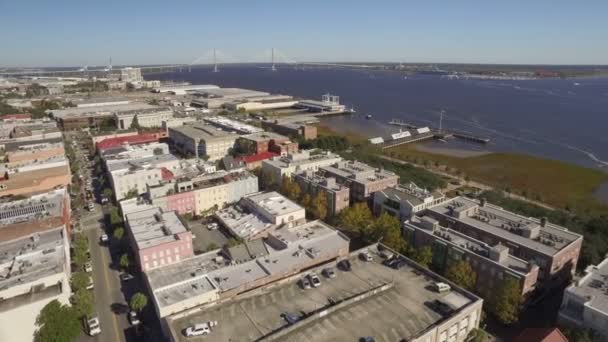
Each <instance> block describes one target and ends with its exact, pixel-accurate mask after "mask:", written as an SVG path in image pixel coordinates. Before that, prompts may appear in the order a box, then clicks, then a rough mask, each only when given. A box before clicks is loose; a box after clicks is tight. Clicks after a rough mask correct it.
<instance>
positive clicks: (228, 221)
mask: <svg viewBox="0 0 608 342" xmlns="http://www.w3.org/2000/svg"><path fill="white" fill-rule="evenodd" d="M215 215H216V216H217V218H219V219H220V220H221V221H222V224H223V225H224V226H226V228H228V229H229V230H230V231H231V232H232V234H234V235H236V236H238V237H241V238H243V239H247V238H249V237H250V236H252V235H255V234H258V233H260V232H263V231H264V230H266V229H269V228H271V227H272V226H273V224H272V223H271V222H269V221H267V220H265V219H264V218H263V217H260V216H258V215H256V214H255V213H250V212H248V211H245V210H243V208H242V207H240V206H229V207H226V208H224V209H222V210H220V211H218V212H216V213H215Z"/></svg>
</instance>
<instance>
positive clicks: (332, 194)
mask: <svg viewBox="0 0 608 342" xmlns="http://www.w3.org/2000/svg"><path fill="white" fill-rule="evenodd" d="M293 179H294V181H295V182H296V183H297V184H298V185H299V186H300V190H301V191H302V193H306V194H309V195H310V196H311V197H313V198H314V197H315V196H317V194H319V193H322V194H323V195H324V196H325V198H326V200H327V214H328V215H330V216H334V215H336V214H338V213H339V212H340V211H342V210H343V209H345V208H348V206H349V205H350V189H348V188H347V187H345V186H342V185H340V184H338V183H337V182H336V179H335V178H333V177H323V176H320V175H319V174H317V173H314V172H310V171H308V172H301V173H298V174H295V175H294V177H293Z"/></svg>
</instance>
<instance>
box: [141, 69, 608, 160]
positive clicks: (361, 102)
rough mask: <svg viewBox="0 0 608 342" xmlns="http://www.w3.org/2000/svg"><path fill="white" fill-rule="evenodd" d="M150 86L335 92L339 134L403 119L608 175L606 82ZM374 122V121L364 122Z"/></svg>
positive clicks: (230, 81) (396, 80) (245, 81)
mask: <svg viewBox="0 0 608 342" xmlns="http://www.w3.org/2000/svg"><path fill="white" fill-rule="evenodd" d="M147 78H149V79H161V80H173V81H187V82H191V83H193V84H216V85H219V86H221V87H243V88H252V89H256V90H265V91H269V92H273V93H282V94H289V95H294V96H298V97H305V98H314V99H317V98H320V96H321V95H322V94H324V93H327V92H330V93H332V94H335V95H339V96H340V100H341V102H342V103H344V104H346V105H347V106H348V107H351V106H352V107H354V108H355V109H356V110H357V114H356V115H353V116H336V117H333V118H329V119H324V121H325V122H326V123H327V124H328V125H329V126H331V127H333V128H334V129H337V130H341V131H349V130H350V131H355V132H358V133H362V134H365V135H367V136H377V135H388V134H389V133H392V132H395V131H397V130H398V129H397V128H396V127H392V126H389V125H387V124H386V123H387V122H388V121H389V120H391V119H392V118H398V119H402V120H405V121H407V122H410V123H412V124H416V125H428V126H433V127H436V126H438V123H439V116H440V114H439V113H440V111H441V110H444V113H445V114H444V118H443V127H444V128H447V129H450V128H451V129H458V130H462V131H467V132H470V133H474V134H477V135H481V136H486V137H489V138H490V139H491V142H490V143H489V144H488V145H486V146H483V147H482V146H478V145H475V144H468V143H450V145H457V147H466V148H467V149H473V150H489V151H499V152H515V153H522V154H530V155H534V156H540V157H545V158H551V159H557V160H562V161H566V162H571V163H575V164H578V165H582V166H586V167H593V168H600V169H603V170H608V78H585V79H545V80H527V81H510V80H509V81H507V80H473V79H469V80H465V79H458V80H450V79H446V78H445V77H442V76H441V75H429V74H417V75H408V76H407V77H405V76H404V75H403V74H400V73H396V72H389V71H369V70H352V69H339V68H336V69H318V68H310V69H301V68H300V69H294V68H288V67H284V68H279V70H278V71H276V72H272V71H270V70H269V68H267V67H262V66H251V65H249V66H226V67H223V68H221V70H220V72H218V73H213V72H211V69H210V68H198V69H193V70H192V71H191V72H187V71H184V72H169V73H160V74H150V75H147ZM365 114H371V115H372V116H373V117H372V119H371V120H366V119H365Z"/></svg>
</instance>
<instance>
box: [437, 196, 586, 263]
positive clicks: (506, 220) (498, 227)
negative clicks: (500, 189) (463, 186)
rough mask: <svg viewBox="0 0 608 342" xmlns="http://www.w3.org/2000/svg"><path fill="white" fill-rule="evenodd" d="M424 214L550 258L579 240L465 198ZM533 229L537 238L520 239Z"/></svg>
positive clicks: (564, 231) (553, 227) (561, 230)
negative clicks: (439, 217) (449, 221)
mask: <svg viewBox="0 0 608 342" xmlns="http://www.w3.org/2000/svg"><path fill="white" fill-rule="evenodd" d="M428 210H429V211H431V212H433V213H437V214H440V215H443V216H446V217H450V218H451V219H454V220H458V221H460V222H462V223H464V224H467V225H468V226H471V227H474V228H476V229H479V230H482V231H484V232H486V233H488V234H491V235H494V236H497V237H499V238H502V239H505V240H509V241H512V242H513V243H516V244H518V245H521V246H525V247H527V248H530V249H533V250H536V251H538V252H541V253H544V254H547V255H554V254H556V253H557V252H559V251H561V250H562V249H563V248H565V247H566V246H568V245H570V244H571V243H572V242H574V241H576V240H578V239H582V236H581V235H579V234H576V233H573V232H570V231H568V230H567V229H566V228H564V227H561V226H558V225H555V224H551V223H547V224H546V225H545V226H544V227H542V226H541V223H540V220H538V219H536V218H532V217H524V216H522V215H518V214H515V213H512V212H510V211H506V210H504V209H502V208H500V207H497V206H493V205H490V204H486V205H485V206H483V207H482V206H481V205H480V203H478V202H477V201H475V200H472V199H469V198H466V197H456V198H453V199H451V200H448V201H445V202H442V203H441V204H439V205H437V206H434V207H431V208H429V209H428ZM452 213H453V214H452ZM457 215H460V217H457ZM534 229H540V234H539V236H538V237H537V238H528V237H525V236H523V235H522V232H523V231H524V230H534Z"/></svg>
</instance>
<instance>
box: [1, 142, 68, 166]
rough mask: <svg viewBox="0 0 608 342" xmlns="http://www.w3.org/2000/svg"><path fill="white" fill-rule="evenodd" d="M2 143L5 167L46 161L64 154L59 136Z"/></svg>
mask: <svg viewBox="0 0 608 342" xmlns="http://www.w3.org/2000/svg"><path fill="white" fill-rule="evenodd" d="M0 145H4V157H5V160H4V162H5V167H7V168H12V167H19V166H22V165H27V164H28V163H30V162H34V161H46V160H50V159H53V158H57V157H61V156H64V155H65V149H64V147H63V141H62V140H61V138H60V137H59V138H51V139H41V140H31V141H19V142H9V143H5V144H2V143H1V142H0Z"/></svg>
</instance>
